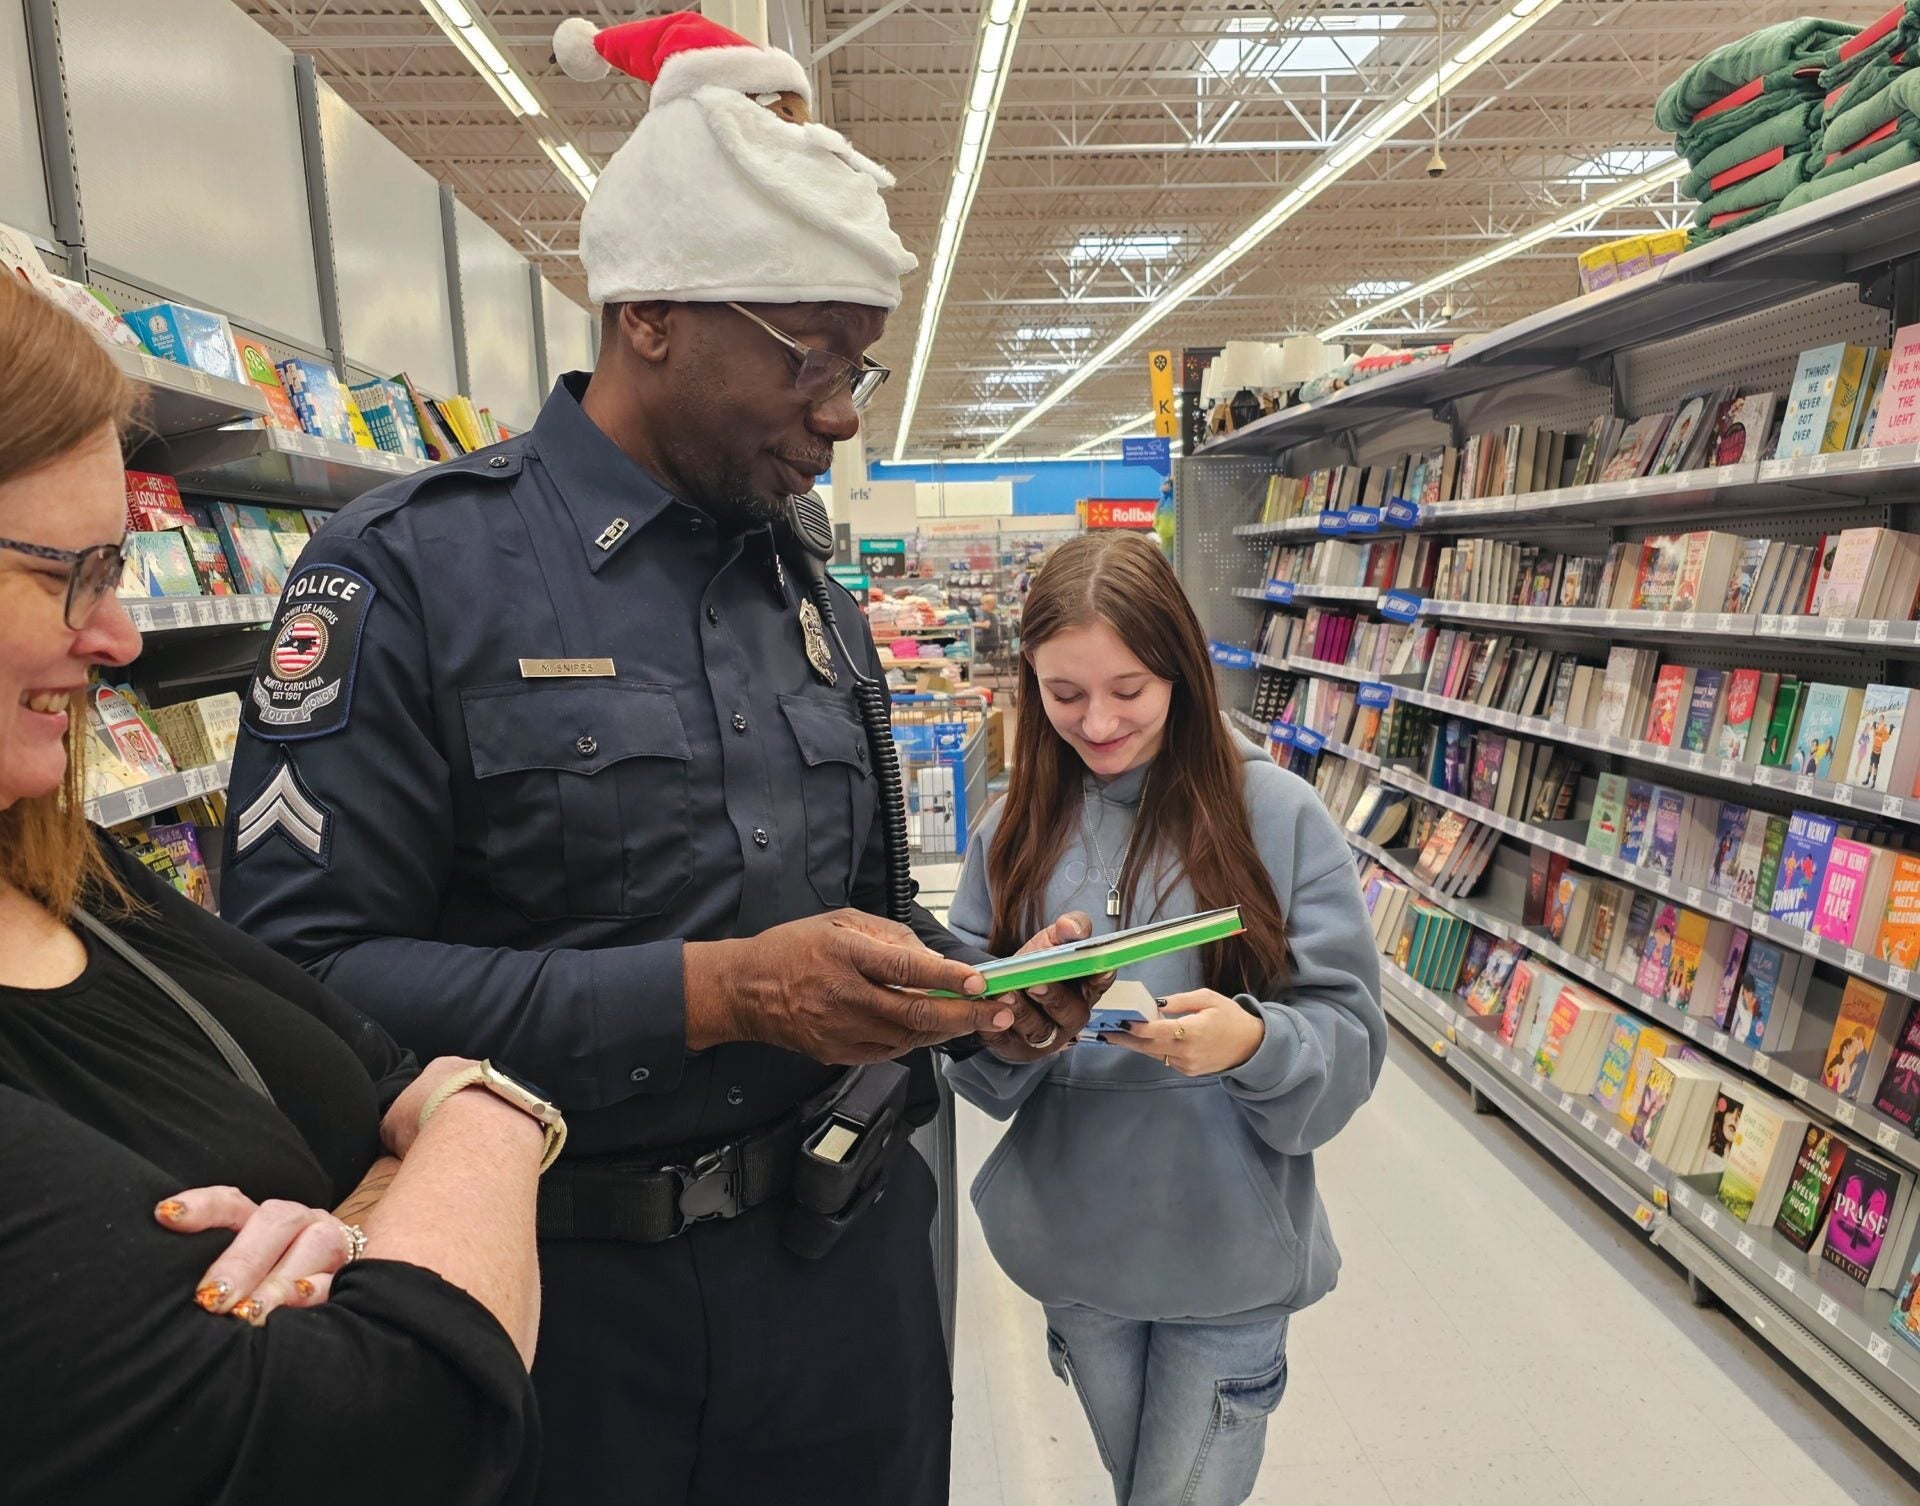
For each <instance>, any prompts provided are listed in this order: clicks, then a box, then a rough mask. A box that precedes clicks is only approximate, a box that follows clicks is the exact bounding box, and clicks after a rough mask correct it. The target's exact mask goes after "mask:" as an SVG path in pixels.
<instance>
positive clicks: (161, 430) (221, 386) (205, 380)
mask: <svg viewBox="0 0 1920 1506" xmlns="http://www.w3.org/2000/svg"><path fill="white" fill-rule="evenodd" d="M107 353H108V354H109V355H111V356H112V357H113V364H114V365H116V366H118V367H119V368H120V370H121V371H122V372H123V373H124V374H125V375H127V376H129V377H131V378H132V379H133V380H134V382H135V383H137V384H138V385H139V387H140V390H141V399H142V403H141V421H142V423H143V424H144V425H145V427H146V428H147V429H148V430H150V431H151V432H152V434H153V435H154V437H155V438H157V439H173V438H177V437H178V436H180V435H183V434H197V433H199V432H201V431H202V430H204V429H217V428H219V427H220V426H221V425H222V424H231V423H239V422H241V421H243V420H246V419H254V418H263V417H265V416H266V412H267V400H266V397H265V396H264V395H263V394H262V393H261V392H260V390H259V389H258V388H256V387H252V386H249V385H248V384H246V383H244V382H230V381H227V380H226V379H225V378H224V377H216V376H208V375H207V374H206V373H205V372H202V371H194V370H193V369H192V368H190V367H186V366H177V365H175V364H174V363H173V362H172V361H162V360H159V359H157V358H156V357H153V356H150V355H148V354H147V353H146V352H145V351H143V350H132V349H129V348H128V347H126V346H124V345H109V346H108V347H107Z"/></svg>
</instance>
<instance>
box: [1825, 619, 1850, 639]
mask: <svg viewBox="0 0 1920 1506" xmlns="http://www.w3.org/2000/svg"><path fill="white" fill-rule="evenodd" d="M1827 636H1828V637H1829V638H1844V637H1846V636H1847V619H1846V618H1844V617H1829V618H1828V619H1827Z"/></svg>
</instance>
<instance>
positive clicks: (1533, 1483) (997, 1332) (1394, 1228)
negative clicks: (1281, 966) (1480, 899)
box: [953, 1032, 1915, 1506]
mask: <svg viewBox="0 0 1920 1506" xmlns="http://www.w3.org/2000/svg"><path fill="white" fill-rule="evenodd" d="M999 1132H1000V1126H999V1125H997V1124H995V1123H993V1122H992V1121H990V1120H988V1119H987V1118H986V1117H985V1116H984V1115H982V1114H980V1113H978V1112H977V1111H975V1110H973V1109H971V1108H968V1107H967V1106H965V1105H962V1106H961V1123H960V1165H961V1174H962V1180H963V1182H970V1181H971V1179H972V1175H973V1172H974V1171H975V1170H976V1169H977V1168H978V1167H979V1165H980V1164H981V1162H982V1160H984V1158H985V1157H986V1155H987V1153H988V1152H989V1151H990V1150H991V1148H992V1145H993V1142H994V1140H995V1139H996V1138H997V1136H998V1134H999ZM1320 1168H1321V1182H1322V1187H1323V1190H1324V1194H1325V1197H1326V1200H1327V1205H1328V1207H1329V1209H1330V1210H1331V1212H1332V1215H1333V1219H1334V1227H1335V1232H1336V1234H1337V1236H1338V1239H1339V1242H1340V1246H1341V1249H1342V1251H1343V1253H1344V1255H1345V1259H1346V1264H1345V1269H1344V1271H1343V1273H1342V1277H1341V1283H1340V1287H1339V1289H1338V1290H1337V1291H1336V1292H1335V1293H1334V1294H1333V1295H1332V1296H1331V1297H1329V1298H1328V1299H1327V1300H1326V1301H1325V1302H1324V1303H1322V1304H1321V1305H1320V1306H1319V1307H1317V1308H1314V1309H1312V1310H1310V1311H1309V1312H1307V1313H1306V1314H1304V1315H1303V1316H1302V1317H1300V1318H1298V1319H1297V1320H1296V1321H1295V1325H1294V1333H1293V1344H1292V1375H1291V1380H1290V1384H1289V1390H1288V1395H1287V1398H1286V1400H1285V1402H1284V1403H1283V1404H1282V1406H1281V1409H1280V1411H1279V1413H1278V1414H1277V1416H1276V1419H1275V1422H1274V1424H1273V1427H1272V1431H1271V1442H1270V1445H1269V1448H1268V1456H1267V1466H1266V1469H1265V1472H1264V1473H1263V1474H1262V1475H1261V1479H1260V1485H1259V1488H1258V1490H1257V1491H1256V1493H1255V1495H1254V1497H1253V1499H1254V1501H1255V1502H1257V1503H1271V1506H1336V1503H1337V1506H1454V1503H1459V1506H1469V1503H1470V1506H1642V1503H1644V1506H1692V1503H1696V1502H1697V1503H1701V1506H1707V1503H1712V1506H1727V1503H1738V1506H1839V1503H1846V1502H1852V1503H1856V1506H1869V1503H1871V1506H1894V1503H1896V1502H1899V1503H1909V1506H1910V1503H1911V1502H1912V1501H1913V1500H1914V1499H1915V1496H1914V1484H1913V1482H1911V1481H1908V1480H1905V1479H1903V1478H1902V1477H1901V1475H1900V1474H1899V1473H1898V1472H1897V1471H1896V1470H1895V1469H1894V1468H1892V1467H1891V1466H1889V1465H1887V1464H1885V1463H1883V1462H1882V1461H1881V1460H1880V1458H1879V1457H1878V1456H1877V1455H1875V1454H1874V1453H1873V1452H1872V1451H1871V1450H1870V1449H1869V1448H1868V1446H1867V1445H1866V1444H1864V1443H1862V1442H1861V1441H1859V1440H1858V1439H1857V1438H1856V1437H1855V1436H1854V1435H1853V1434H1852V1433H1851V1432H1850V1431H1849V1430H1848V1429H1847V1428H1846V1426H1845V1425H1844V1424H1842V1423H1841V1422H1840V1421H1838V1420H1836V1419H1835V1418H1833V1417H1832V1416H1830V1415H1829V1414H1828V1412H1827V1411H1826V1410H1825V1409H1824V1408H1823V1407H1822V1405H1821V1404H1820V1402H1819V1400H1818V1399H1817V1398H1816V1397H1815V1396H1814V1394H1813V1393H1812V1392H1810V1391H1809V1390H1808V1389H1807V1388H1805V1387H1803V1386H1801V1385H1800V1383H1799V1382H1798V1381H1797V1380H1796V1379H1795V1378H1794V1377H1793V1376H1791V1375H1790V1374H1789V1373H1788V1372H1787V1371H1786V1370H1785V1369H1784V1368H1783V1367H1782V1365H1781V1364H1780V1363H1779V1362H1778V1361H1777V1360H1775V1359H1774V1358H1773V1356H1772V1355H1771V1353H1770V1352H1768V1351H1767V1350H1765V1349H1763V1348H1762V1347H1761V1346H1760V1344H1759V1343H1758V1342H1757V1341H1756V1340H1754V1339H1751V1338H1749V1337H1748V1336H1747V1334H1746V1333H1745V1331H1744V1330H1742V1329H1741V1328H1740V1327H1738V1326H1737V1325H1736V1324H1735V1323H1734V1322H1733V1320H1731V1319H1729V1318H1727V1317H1725V1316H1724V1315H1722V1314H1719V1313H1717V1312H1711V1311H1708V1312H1701V1311H1697V1310H1695V1309H1694V1308H1692V1307H1691V1306H1690V1305H1689V1304H1688V1300H1687V1292H1686V1285H1685V1282H1684V1281H1683V1280H1682V1279H1681V1278H1680V1277H1679V1276H1678V1275H1677V1274H1675V1272H1674V1270H1673V1269H1671V1268H1670V1267H1668V1266H1667V1265H1666V1263H1665V1262H1664V1260H1663V1259H1662V1257H1660V1256H1659V1255H1658V1254H1657V1253H1656V1252H1654V1251H1653V1250H1652V1249H1651V1247H1650V1246H1649V1245H1648V1244H1647V1242H1646V1240H1645V1238H1644V1237H1643V1236H1641V1235H1640V1234H1639V1233H1638V1232H1637V1231H1635V1230H1633V1229H1631V1228H1630V1227H1627V1226H1624V1225H1622V1224H1621V1223H1620V1221H1619V1220H1618V1219H1617V1218H1616V1217H1615V1216H1614V1215H1613V1214H1612V1213H1611V1211H1610V1210H1607V1209H1604V1208H1601V1207H1599V1206H1597V1205H1596V1204H1594V1203H1592V1202H1591V1201H1589V1200H1588V1198H1587V1197H1586V1196H1585V1195H1584V1193H1583V1192H1582V1191H1581V1190H1580V1189H1579V1188H1578V1187H1577V1186H1576V1185H1575V1184H1574V1183H1573V1182H1572V1181H1571V1180H1570V1179H1568V1178H1567V1177H1565V1176H1563V1175H1562V1174H1561V1173H1560V1172H1559V1171H1558V1170H1557V1169H1556V1168H1554V1167H1553V1166H1552V1165H1550V1164H1549V1163H1548V1162H1547V1161H1546V1160H1545V1159H1544V1157H1543V1156H1542V1154H1541V1153H1540V1152H1539V1151H1538V1150H1536V1149H1535V1148H1534V1147H1533V1146H1532V1145H1531V1144H1530V1143H1529V1142H1528V1141H1526V1140H1525V1139H1524V1137H1522V1136H1521V1135H1520V1134H1519V1133H1518V1132H1516V1131H1515V1130H1514V1129H1512V1128H1511V1127H1510V1126H1509V1125H1507V1124H1506V1123H1505V1122H1504V1121H1503V1120H1500V1119H1497V1118H1478V1117H1476V1116H1474V1115H1473V1113H1472V1112H1471V1111H1470V1109H1469V1107H1468V1105H1467V1099H1466V1094H1465V1092H1464V1091H1463V1090H1462V1089H1461V1088H1460V1086H1459V1085H1458V1084H1457V1083H1456V1082H1454V1081H1453V1080H1451V1079H1450V1078H1448V1077H1446V1076H1445V1075H1444V1069H1442V1068H1441V1067H1439V1066H1438V1064H1437V1063H1434V1062H1432V1061H1430V1060H1428V1059H1426V1058H1424V1057H1423V1056H1422V1055H1421V1054H1420V1052H1419V1051H1418V1049H1417V1048H1415V1047H1414V1046H1412V1045H1411V1044H1410V1043H1409V1042H1408V1041H1406V1040H1405V1039H1404V1038H1403V1037H1401V1036H1400V1035H1399V1034H1398V1033H1397V1032H1396V1034H1395V1037H1394V1043H1393V1048H1392V1056H1391V1058H1390V1060H1389V1062H1388V1065H1387V1069H1386V1073H1385V1075H1384V1077H1383V1079H1382V1081H1381V1084H1380V1090H1379V1093H1378V1095H1377V1096H1376V1097H1375V1099H1374V1101H1373V1102H1372V1104H1371V1105H1369V1107H1368V1108H1367V1109H1366V1110H1365V1111H1363V1112H1362V1114H1361V1115H1360V1117H1359V1118H1358V1119H1357V1120H1356V1121H1355V1122H1354V1123H1353V1125H1352V1126H1351V1127H1350V1128H1349V1129H1348V1130H1347V1132H1346V1133H1345V1134H1344V1135H1343V1136H1342V1137H1341V1138H1340V1139H1339V1141H1338V1142H1336V1143H1335V1145H1334V1146H1333V1147H1332V1148H1331V1149H1329V1150H1328V1151H1326V1152H1324V1153H1323V1154H1322V1156H1321V1157H1320ZM1116 1194H1117V1195H1121V1196H1128V1195H1133V1194H1132V1190H1131V1189H1127V1188H1126V1187H1125V1185H1124V1179H1116ZM960 1267H961V1289H960V1322H959V1328H960V1353H959V1359H958V1365H957V1372H956V1377H955V1388H956V1405H955V1425H954V1469H953V1481H954V1491H953V1501H954V1506H1108V1503H1110V1502H1111V1501H1112V1494H1111V1490H1110V1487H1109V1486H1108V1484H1107V1480H1106V1476H1105V1475H1104V1474H1103V1473H1102V1472H1101V1470H1100V1465H1099V1460H1098V1458H1097V1457H1096V1455H1095V1453H1094V1449H1093V1444H1092V1441H1091V1439H1090V1437H1089V1435H1088V1432H1087V1428H1086V1424H1085V1422H1084V1421H1083V1420H1082V1417H1081V1414H1080V1411H1079V1403H1078V1401H1077V1400H1076V1399H1075V1398H1074V1396H1073V1395H1072V1394H1071V1393H1070V1392H1069V1391H1068V1390H1067V1389H1066V1388H1065V1387H1064V1386H1062V1385H1061V1384H1060V1383H1059V1382H1058V1381H1056V1380H1055V1379H1054V1378H1053V1375H1052V1373H1051V1372H1050V1371H1049V1369H1048V1368H1047V1364H1046V1359H1045V1355H1044V1353H1043V1346H1042V1343H1041V1323H1042V1320H1041V1316H1040V1311H1039V1308H1038V1307H1037V1306H1036V1305H1035V1304H1034V1303H1033V1302H1031V1301H1030V1300H1029V1299H1028V1298H1027V1297H1025V1296H1024V1295H1023V1294H1022V1293H1021V1292H1019V1291H1018V1290H1016V1289H1015V1288H1014V1287H1013V1286H1012V1285H1011V1284H1010V1283H1009V1282H1008V1281H1007V1280H1006V1278H1005V1277H1004V1276H1002V1275H1001V1274H1000V1272H999V1270H998V1268H997V1267H996V1266H995V1265H994V1263H993V1259H992V1256H991V1255H990V1254H989V1253H988V1251H987V1248H986V1245H985V1242H984V1241H983V1239H982V1237H981V1234H980V1230H979V1225H978V1223H977V1222H976V1221H975V1220H974V1219H973V1217H972V1210H971V1208H970V1207H969V1208H968V1209H967V1212H966V1217H965V1221H964V1223H963V1233H962V1245H961V1253H960Z"/></svg>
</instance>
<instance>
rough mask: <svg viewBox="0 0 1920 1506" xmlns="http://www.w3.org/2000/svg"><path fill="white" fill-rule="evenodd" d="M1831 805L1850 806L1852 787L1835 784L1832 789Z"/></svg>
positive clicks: (1851, 802)
mask: <svg viewBox="0 0 1920 1506" xmlns="http://www.w3.org/2000/svg"><path fill="white" fill-rule="evenodd" d="M1833 803H1834V804H1835V805H1852V804H1853V786H1852V785H1850V784H1836V785H1835V786H1834V787H1833Z"/></svg>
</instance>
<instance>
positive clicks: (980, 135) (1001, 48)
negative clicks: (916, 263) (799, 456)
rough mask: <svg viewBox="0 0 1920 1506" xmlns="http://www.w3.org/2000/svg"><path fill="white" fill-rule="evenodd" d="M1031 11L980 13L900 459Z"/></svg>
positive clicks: (898, 443)
mask: <svg viewBox="0 0 1920 1506" xmlns="http://www.w3.org/2000/svg"><path fill="white" fill-rule="evenodd" d="M1026 14H1027V0H986V3H985V6H984V8H983V11H982V14H981V23H980V43H979V47H978V49H977V50H976V52H975V53H974V60H973V84H972V86H971V87H970V88H969V89H968V91H967V110H966V114H965V116H964V117H962V119H961V122H960V144H959V147H958V149H957V151H956V152H955V154H954V161H953V180H952V183H951V184H950V185H949V187H948V190H947V205H946V208H945V210H944V211H942V213H941V216H940V236H939V240H938V241H937V242H936V244H935V246H934V252H933V264H932V266H931V267H930V268H929V270H928V272H927V291H926V296H925V298H924V300H923V301H922V303H921V305H920V331H919V333H918V334H917V335H916V336H915V338H914V342H913V360H912V361H911V363H910V364H909V365H908V367H907V391H906V397H905V399H904V400H903V401H902V403H901V405H900V422H899V426H898V427H897V428H896V429H895V431H894V438H893V458H894V459H895V460H898V459H899V458H900V457H901V456H902V455H904V454H905V453H906V448H907V435H908V433H909V432H910V431H911V430H912V428H913V414H914V410H915V409H916V408H917V407H919V405H920V388H921V384H922V383H923V382H924V381H925V380H926V375H927V363H928V361H929V360H930V359H931V358H932V356H933V342H934V337H935V336H936V335H937V334H938V332H939V329H940V310H941V308H942V307H943V306H944V305H945V303H946V301H947V285H948V283H949V282H951V281H952V279H953V262H954V258H955V257H956V256H957V255H958V254H959V250H960V237H961V236H962V235H964V234H965V233H966V229H967V216H968V215H969V214H970V213H972V211H973V196H974V194H975V192H977V191H978V189H979V187H980V168H981V165H982V163H984V162H985V161H986V156H987V142H988V141H989V140H990V139H991V138H992V136H993V124H994V121H995V119H996V118H997V117H998V116H999V113H1000V96H1001V95H1002V94H1003V93H1004V92H1005V91H1006V87H1007V74H1008V72H1009V69H1008V67H1007V63H1008V61H1009V59H1010V58H1011V57H1012V56H1013V44H1014V42H1015V41H1016V40H1017V39H1018V37H1019V35H1020V23H1021V21H1022V20H1024V19H1025V18H1026Z"/></svg>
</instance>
